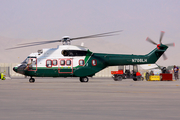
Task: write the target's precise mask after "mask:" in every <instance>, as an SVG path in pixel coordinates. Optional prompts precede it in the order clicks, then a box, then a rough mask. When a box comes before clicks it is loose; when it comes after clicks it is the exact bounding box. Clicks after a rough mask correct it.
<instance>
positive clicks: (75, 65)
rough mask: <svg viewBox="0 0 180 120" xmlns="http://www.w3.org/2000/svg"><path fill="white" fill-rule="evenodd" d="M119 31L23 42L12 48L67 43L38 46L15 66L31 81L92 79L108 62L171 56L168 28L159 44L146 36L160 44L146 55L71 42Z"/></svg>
mask: <svg viewBox="0 0 180 120" xmlns="http://www.w3.org/2000/svg"><path fill="white" fill-rule="evenodd" d="M119 32H121V31H113V32H107V33H101V34H95V35H89V36H84V37H76V38H70V37H68V36H65V37H63V38H62V39H60V40H52V41H40V42H33V43H25V44H19V45H20V46H18V47H13V48H9V49H16V48H22V47H29V46H35V45H42V44H49V43H54V42H62V43H63V45H59V46H58V47H57V48H50V49H42V50H38V52H37V53H31V54H30V55H29V56H28V57H27V58H26V59H25V60H24V61H23V62H22V63H21V64H19V65H18V66H16V67H14V68H13V70H14V71H15V72H17V73H20V74H23V75H25V76H30V79H29V82H30V83H33V82H35V79H34V78H33V77H79V78H80V82H88V81H89V78H88V77H92V76H94V75H95V74H96V73H97V72H99V71H101V70H103V69H104V68H106V67H108V66H118V65H138V64H153V63H155V62H156V61H157V60H158V59H159V58H160V57H161V55H163V56H164V59H166V58H167V57H166V55H165V54H163V53H164V52H165V51H166V50H167V48H168V46H174V43H170V44H162V37H163V35H164V32H161V34H160V40H159V42H160V43H159V44H157V43H155V42H153V41H152V40H151V39H150V38H147V39H146V40H147V41H149V42H150V43H152V44H155V45H157V47H156V48H155V49H153V50H152V51H151V52H150V53H148V54H146V55H133V54H131V55H130V54H106V53H93V52H91V51H90V50H89V49H88V48H86V47H83V46H75V45H70V43H71V41H73V40H79V39H88V38H97V37H105V36H113V35H117V33H119Z"/></svg>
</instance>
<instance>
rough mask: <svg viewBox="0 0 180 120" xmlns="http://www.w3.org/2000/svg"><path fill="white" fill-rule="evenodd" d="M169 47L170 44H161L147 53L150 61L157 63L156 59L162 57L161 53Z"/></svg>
mask: <svg viewBox="0 0 180 120" xmlns="http://www.w3.org/2000/svg"><path fill="white" fill-rule="evenodd" d="M167 48H168V46H166V45H163V44H159V45H158V47H157V48H155V49H154V50H152V51H151V52H150V53H148V54H147V55H146V56H147V58H148V63H156V61H157V60H158V59H159V58H160V57H161V55H163V53H164V52H165V51H166V50H167Z"/></svg>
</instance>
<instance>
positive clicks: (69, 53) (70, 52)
mask: <svg viewBox="0 0 180 120" xmlns="http://www.w3.org/2000/svg"><path fill="white" fill-rule="evenodd" d="M86 54H87V51H82V50H63V51H62V55H64V56H86Z"/></svg>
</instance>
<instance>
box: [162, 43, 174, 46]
mask: <svg viewBox="0 0 180 120" xmlns="http://www.w3.org/2000/svg"><path fill="white" fill-rule="evenodd" d="M164 45H166V46H169V47H171V46H173V47H174V46H175V44H174V43H168V44H164Z"/></svg>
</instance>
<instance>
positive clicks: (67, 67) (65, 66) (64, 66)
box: [58, 58, 73, 73]
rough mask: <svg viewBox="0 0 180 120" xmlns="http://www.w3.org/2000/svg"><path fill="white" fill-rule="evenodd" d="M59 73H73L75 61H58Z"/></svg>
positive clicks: (69, 59) (70, 59) (68, 59)
mask: <svg viewBox="0 0 180 120" xmlns="http://www.w3.org/2000/svg"><path fill="white" fill-rule="evenodd" d="M58 73H73V59H72V58H67V59H59V60H58Z"/></svg>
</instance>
